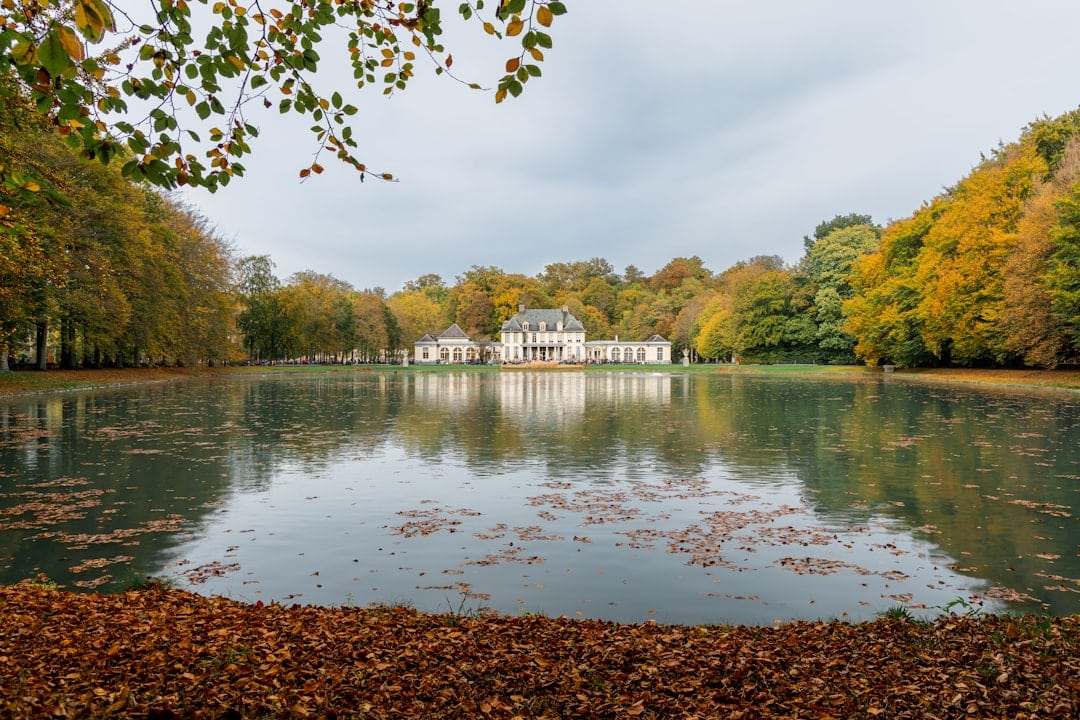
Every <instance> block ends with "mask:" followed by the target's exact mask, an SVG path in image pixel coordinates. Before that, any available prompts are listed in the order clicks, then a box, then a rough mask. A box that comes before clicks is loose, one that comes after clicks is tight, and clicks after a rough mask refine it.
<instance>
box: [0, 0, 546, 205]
mask: <svg viewBox="0 0 1080 720" xmlns="http://www.w3.org/2000/svg"><path fill="white" fill-rule="evenodd" d="M439 5H440V3H438V2H437V0H416V1H415V2H392V1H390V0H382V1H381V2H379V1H376V0H292V1H286V0H246V1H245V0H190V1H189V0H145V4H144V5H143V6H142V11H141V12H136V11H135V10H129V9H126V8H125V7H122V4H121V3H117V2H110V1H109V0H0V58H2V59H3V61H4V63H5V65H8V66H10V67H11V68H12V69H13V71H14V74H15V75H16V76H17V77H18V79H19V81H20V86H21V91H23V92H25V93H27V94H28V96H29V97H30V99H31V101H32V102H33V104H34V106H35V107H36V108H37V111H38V112H39V113H41V114H42V115H43V116H45V117H47V118H48V120H49V121H50V122H51V123H52V124H53V125H54V126H55V127H56V129H57V131H58V132H59V133H60V134H61V135H63V136H64V137H65V138H66V139H67V141H68V143H69V144H71V145H72V146H73V147H76V148H78V149H79V150H80V151H81V152H82V153H83V154H85V155H86V156H88V157H91V158H97V159H98V160H100V161H102V162H106V163H107V162H110V161H112V160H114V159H116V160H119V161H120V162H122V163H123V173H124V175H125V176H127V177H129V178H132V179H134V180H146V181H149V182H150V183H152V184H154V185H157V186H160V187H166V188H173V187H176V186H179V185H191V186H199V187H204V188H206V189H208V190H209V191H211V192H213V191H214V190H216V189H217V188H218V187H219V186H224V185H227V184H228V183H229V181H230V180H231V179H232V178H233V177H234V176H242V175H243V174H244V167H243V164H242V159H243V158H244V156H245V155H248V154H249V153H251V151H252V148H251V144H250V143H251V140H252V138H254V137H256V136H257V135H258V126H257V125H256V124H255V123H254V122H253V120H252V119H251V115H252V112H251V111H252V109H253V108H256V107H262V108H263V109H270V110H272V109H273V108H275V107H276V108H277V110H278V111H279V112H281V113H298V114H300V115H306V116H310V118H311V120H312V123H313V124H312V126H311V132H312V134H313V139H314V143H315V151H314V153H313V157H314V160H313V162H312V163H311V165H310V166H308V167H305V168H302V169H301V170H300V176H301V177H307V176H309V175H310V174H312V173H316V174H317V173H320V172H322V171H323V167H322V165H320V164H319V162H318V160H319V158H320V156H321V155H322V154H323V153H332V154H333V155H334V156H335V157H336V158H337V159H338V160H340V161H341V162H344V163H346V164H347V165H350V166H352V167H354V168H355V169H356V170H358V171H359V172H360V173H361V179H363V177H364V176H365V175H372V176H374V177H377V178H380V179H383V180H393V179H394V177H393V175H392V174H390V173H386V172H373V171H371V170H369V168H368V167H367V166H366V165H365V163H364V162H362V160H361V159H360V158H359V157H357V154H356V150H357V148H358V147H359V146H358V142H357V138H356V137H354V134H353V129H352V127H351V126H350V124H349V118H350V117H351V116H353V115H355V114H356V112H357V107H356V105H354V104H352V103H351V102H350V98H351V97H353V96H356V95H357V94H358V93H359V92H360V91H363V90H366V89H368V88H374V87H381V89H382V93H383V94H387V95H388V94H392V93H394V92H397V91H401V90H405V89H406V88H407V87H408V84H409V81H410V80H411V79H412V78H413V77H414V74H415V72H416V70H417V68H416V63H417V62H418V60H417V56H418V54H419V55H423V56H426V58H427V61H428V62H430V63H431V66H432V67H433V69H434V72H435V73H436V74H440V75H441V74H447V75H449V76H451V77H455V76H453V74H452V73H451V67H452V65H453V56H452V55H451V53H450V52H449V50H448V49H447V48H445V47H444V46H443V45H442V44H441V43H440V37H441V35H442V31H443V24H442V22H443V21H442V16H441V11H440V7H439ZM491 5H493V7H487V5H486V4H485V2H484V1H483V0H475V1H474V2H463V3H461V4H460V5H459V6H458V8H457V12H458V13H459V14H460V15H461V17H462V18H464V19H465V20H466V21H470V22H475V23H479V24H480V26H481V27H482V29H483V31H484V32H485V33H486V34H488V35H491V36H493V37H495V38H497V39H500V40H504V39H506V38H515V39H516V40H517V43H518V44H517V45H515V53H514V54H513V56H512V57H510V58H509V59H508V60H507V61H506V64H505V67H504V74H503V76H502V77H501V79H500V80H499V81H498V85H497V86H496V89H495V102H497V103H498V102H502V101H503V100H505V99H506V98H507V97H508V96H511V97H516V96H518V95H520V94H521V92H522V90H523V88H524V85H525V83H526V82H528V80H529V79H530V78H535V77H539V76H540V75H541V71H540V63H541V62H543V60H544V51H545V50H547V49H549V48H550V47H551V46H552V40H551V36H550V35H549V34H548V30H549V28H550V27H551V25H552V23H553V22H554V19H555V17H557V16H559V15H562V14H564V13H565V12H566V6H565V4H564V3H562V2H555V1H552V0H501V1H499V2H493V3H491ZM143 15H145V17H144V16H143ZM196 28H209V29H208V30H206V31H205V32H197V31H196ZM331 42H341V43H343V47H341V48H340V49H341V51H342V55H343V56H344V58H345V61H346V62H348V63H349V65H350V66H351V68H352V71H353V78H354V81H355V86H354V87H350V88H336V89H332V90H330V91H325V90H322V89H320V88H319V87H318V86H317V85H316V84H315V77H316V74H317V71H318V69H319V66H320V63H322V62H324V60H323V56H322V54H321V53H320V50H321V49H324V48H325V47H326V45H328V44H330V43H331ZM327 62H329V60H327ZM456 79H458V80H459V81H460V82H463V83H465V84H466V85H468V86H469V87H471V88H473V89H481V86H480V84H478V83H475V82H467V81H464V80H461V79H460V78H456ZM5 170H6V169H5V168H2V167H0V174H2V176H0V179H2V180H4V181H5V182H8V181H9V180H10V177H9V175H10V173H9V172H5ZM16 184H18V183H16Z"/></svg>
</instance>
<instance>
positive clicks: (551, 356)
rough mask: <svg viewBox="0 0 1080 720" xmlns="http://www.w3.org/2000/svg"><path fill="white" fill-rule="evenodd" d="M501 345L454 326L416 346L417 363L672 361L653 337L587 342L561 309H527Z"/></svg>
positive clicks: (665, 345)
mask: <svg viewBox="0 0 1080 720" xmlns="http://www.w3.org/2000/svg"><path fill="white" fill-rule="evenodd" d="M499 335H500V342H482V341H476V340H473V339H471V338H470V337H469V336H468V335H467V334H466V333H465V331H464V330H462V329H461V328H460V327H458V325H457V323H454V324H453V325H451V326H450V327H448V328H447V329H446V330H444V331H443V332H442V333H440V334H439V335H437V336H433V335H431V334H430V333H428V334H425V335H424V336H423V337H422V338H420V339H419V340H417V341H416V342H415V343H414V348H415V354H414V357H415V362H416V363H419V364H430V363H442V364H460V363H477V362H497V363H523V362H536V361H540V362H568V363H586V362H589V363H606V362H613V363H636V364H647V365H658V364H663V363H670V362H671V343H670V342H668V341H667V340H665V339H664V338H662V337H660V336H659V335H653V336H652V337H651V338H649V339H648V340H645V341H638V342H626V341H625V340H619V338H618V337H616V338H615V339H614V340H590V341H586V340H585V328H584V327H583V326H582V324H581V321H580V320H578V319H577V318H576V317H574V315H573V314H572V313H571V312H570V311H569V309H568V308H567V307H566V306H565V305H563V307H562V309H561V310H528V309H526V308H525V306H524V305H519V306H518V313H517V315H514V316H513V317H512V318H510V319H509V320H507V321H506V322H504V323H503V325H502V329H501V330H500V331H499Z"/></svg>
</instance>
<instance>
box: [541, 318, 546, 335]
mask: <svg viewBox="0 0 1080 720" xmlns="http://www.w3.org/2000/svg"><path fill="white" fill-rule="evenodd" d="M544 330H547V323H546V322H544V321H543V320H541V321H540V332H543V331H544Z"/></svg>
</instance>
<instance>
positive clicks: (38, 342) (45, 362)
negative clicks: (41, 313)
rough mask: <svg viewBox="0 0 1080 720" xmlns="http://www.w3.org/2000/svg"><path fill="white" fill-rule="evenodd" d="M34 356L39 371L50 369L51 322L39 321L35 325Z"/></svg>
mask: <svg viewBox="0 0 1080 720" xmlns="http://www.w3.org/2000/svg"><path fill="white" fill-rule="evenodd" d="M34 326H35V331H36V332H35V337H34V355H35V358H36V359H37V369H38V370H48V369H49V321H48V320H39V321H38V322H36V323H34Z"/></svg>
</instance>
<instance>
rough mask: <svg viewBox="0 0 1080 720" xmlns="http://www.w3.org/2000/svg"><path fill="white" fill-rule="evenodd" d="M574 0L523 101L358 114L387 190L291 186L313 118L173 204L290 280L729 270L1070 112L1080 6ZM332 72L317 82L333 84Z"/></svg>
mask: <svg viewBox="0 0 1080 720" xmlns="http://www.w3.org/2000/svg"><path fill="white" fill-rule="evenodd" d="M564 1H565V2H566V4H567V5H568V7H569V14H567V15H565V16H563V17H561V18H557V19H556V23H555V25H554V26H553V27H552V35H553V37H554V44H555V46H554V48H553V49H552V50H550V51H548V53H547V57H548V60H547V61H546V62H545V63H543V72H544V77H543V78H540V79H539V80H535V81H532V82H530V83H528V86H527V87H526V91H525V93H524V94H523V95H522V96H521V97H519V98H517V99H514V100H511V101H508V102H505V103H503V104H501V105H495V103H494V93H493V91H490V92H475V91H470V90H468V89H467V88H464V87H462V86H461V85H458V84H456V83H454V82H452V81H449V80H447V79H446V78H436V77H435V76H434V75H433V73H431V72H430V71H429V70H428V69H427V68H426V67H422V68H421V71H420V72H419V73H418V75H419V77H418V81H417V82H416V83H415V84H414V86H412V87H410V88H409V89H408V90H406V91H405V92H403V93H399V94H397V95H395V96H393V97H391V98H389V99H387V98H384V97H383V96H382V95H380V94H379V90H378V89H375V90H374V91H372V89H368V90H367V91H365V92H363V93H360V94H358V96H357V97H354V98H353V99H352V102H353V103H354V104H356V105H358V106H359V107H360V109H361V111H360V114H359V115H357V116H356V118H355V120H356V123H355V130H356V132H357V136H358V137H359V139H360V141H361V148H360V151H359V156H360V157H361V159H362V160H364V161H365V162H367V163H368V165H369V167H372V168H373V169H379V170H387V171H390V172H393V173H394V174H395V175H396V176H397V177H399V178H400V182H396V183H380V182H373V181H371V180H370V179H369V180H367V181H366V182H365V183H363V184H361V183H360V182H359V176H358V174H357V173H356V172H355V171H353V170H350V169H348V168H345V167H343V166H342V167H339V166H338V165H339V164H338V163H337V162H336V161H334V160H333V159H332V158H330V157H327V158H326V159H325V160H323V161H322V164H323V165H324V166H326V168H327V170H326V172H325V173H323V174H322V175H321V176H313V177H312V178H311V179H309V180H307V181H306V182H303V183H301V182H300V181H299V179H298V172H299V170H300V168H301V167H304V166H306V165H307V164H309V163H310V162H311V153H312V151H313V150H314V145H313V141H312V139H311V136H310V134H309V133H308V132H307V130H306V128H307V127H308V125H310V124H311V123H310V121H308V122H305V121H303V120H301V119H299V118H297V119H289V118H283V117H281V116H279V115H278V114H277V112H276V110H274V111H272V112H267V113H256V114H253V115H252V116H250V118H249V119H250V120H254V121H255V123H256V124H257V125H259V126H260V128H261V131H262V134H261V136H260V137H259V138H258V139H257V140H256V141H255V143H256V144H255V148H254V149H255V154H254V156H252V157H250V158H249V159H248V160H247V162H246V163H245V165H246V166H247V169H248V172H247V175H246V176H245V177H244V178H242V179H239V180H237V181H235V182H233V183H232V184H231V185H229V186H228V187H227V188H225V189H224V190H221V191H219V192H218V193H217V194H215V195H210V194H208V193H206V192H205V191H194V192H190V193H187V194H186V195H185V197H186V198H187V199H188V200H189V201H190V202H191V203H192V204H193V205H195V206H196V207H197V208H198V209H199V210H201V211H202V213H203V214H204V215H206V216H207V217H208V218H209V219H210V220H211V222H212V223H213V224H214V225H215V226H216V228H217V231H218V233H219V234H220V235H221V236H222V237H223V238H225V239H226V240H228V241H230V242H231V243H233V245H234V246H235V248H236V252H237V254H238V255H239V256H244V255H263V254H265V255H269V256H270V257H271V259H272V260H273V261H274V262H275V263H276V272H277V274H278V276H279V277H280V278H281V279H282V280H286V279H287V278H288V276H289V275H291V274H292V273H294V272H297V271H301V270H314V271H316V272H320V273H328V274H332V275H333V276H335V277H336V278H338V279H340V280H344V281H346V282H348V283H350V284H352V285H353V286H354V287H356V288H357V289H363V288H371V287H376V286H379V287H383V288H384V289H386V290H387V292H389V293H393V292H395V291H397V290H399V289H400V288H401V286H402V285H403V283H405V282H406V281H408V280H411V279H414V278H417V277H419V276H420V275H423V274H426V273H436V274H438V275H441V276H442V277H443V279H444V280H445V281H446V282H447V284H452V283H453V282H454V278H455V277H457V276H458V275H460V274H462V273H463V272H464V271H466V270H467V269H468V268H470V267H472V266H473V265H485V266H486V265H495V266H498V267H500V268H502V269H503V270H505V271H507V272H518V273H523V274H526V275H535V274H537V273H539V272H541V271H542V270H543V269H544V266H545V265H547V264H548V263H552V262H569V261H573V260H587V259H589V258H593V257H603V258H606V259H607V260H608V261H609V262H611V264H612V265H613V266H614V267H615V269H616V271H617V272H620V273H621V272H622V271H623V270H624V269H625V267H626V266H627V265H631V264H633V265H636V266H637V267H638V268H639V269H640V270H642V271H643V272H645V273H646V274H652V273H654V272H655V271H656V270H658V269H659V268H660V267H662V266H663V265H664V264H666V263H667V262H668V261H669V260H671V259H672V258H674V257H678V256H691V255H697V256H699V257H701V258H702V259H703V260H704V261H705V265H706V266H707V267H708V268H709V269H711V270H713V271H714V272H719V271H721V270H723V269H725V268H727V267H729V266H731V265H732V264H734V263H736V262H738V261H739V260H744V259H747V258H750V257H752V256H754V255H773V254H776V255H780V256H782V257H784V258H785V260H787V261H788V262H789V263H794V262H797V261H798V259H799V258H800V257H801V255H802V251H803V243H802V238H803V236H804V235H809V234H812V232H813V230H814V227H815V226H816V225H817V224H818V223H820V222H821V221H823V220H828V219H831V218H832V217H834V216H835V215H837V214H847V213H849V212H859V213H868V214H870V215H872V216H873V218H874V220H875V221H877V222H879V223H882V224H884V223H886V222H887V221H889V220H890V219H898V218H902V217H906V216H908V215H910V214H911V213H912V212H913V211H914V210H915V209H916V208H917V207H918V206H919V205H920V204H921V203H922V202H923V201H925V200H928V199H930V198H931V197H933V196H934V195H936V194H938V193H939V192H941V191H942V189H944V188H945V187H948V186H950V185H952V184H954V183H955V182H956V181H957V180H959V179H960V178H962V177H963V176H964V175H966V174H967V173H968V172H969V171H970V170H971V168H972V167H973V166H974V165H976V164H977V163H978V162H979V159H980V153H987V154H988V153H989V152H990V151H992V150H993V149H994V148H995V147H997V146H998V144H999V143H1000V142H1005V143H1008V142H1011V141H1013V140H1015V139H1016V138H1017V137H1018V136H1019V134H1020V132H1021V130H1022V129H1023V127H1024V126H1025V125H1027V124H1028V123H1030V122H1032V121H1033V120H1035V119H1037V118H1039V117H1041V116H1043V115H1050V116H1054V115H1058V114H1061V113H1063V112H1066V111H1069V110H1073V109H1076V108H1077V107H1078V106H1080V43H1078V42H1076V37H1075V33H1076V29H1077V28H1080V2H1077V1H1076V0H1026V1H1025V2H1022V3H1021V2H1015V0H953V1H950V0H903V1H900V0H896V1H894V2H885V1H884V0H877V1H872V0H798V1H796V0H788V1H786V2H780V1H779V0H772V1H766V0H758V1H757V2H751V1H749V0H744V1H743V2H731V1H727V0H701V1H697V0H694V1H685V0H684V1H683V2H662V3H661V2H645V1H644V0H564ZM456 7H457V3H455V2H449V3H447V4H446V5H445V7H444V8H443V15H444V17H447V16H450V15H453V14H454V13H455V9H456ZM661 9H662V10H663V12H661ZM449 30H450V31H451V32H450V33H449V34H448V35H447V37H446V38H445V44H446V45H447V47H448V49H449V50H450V51H451V52H452V53H453V56H454V69H455V70H456V71H458V72H459V73H461V74H462V75H463V76H464V77H465V78H466V79H469V80H476V81H478V82H481V83H483V84H484V85H485V86H488V87H493V86H494V84H495V81H496V80H497V78H498V76H499V74H500V71H501V69H502V64H503V62H504V60H505V59H506V58H507V57H509V55H510V54H512V53H511V52H510V50H511V47H510V46H509V45H506V46H505V47H503V46H499V45H498V44H497V43H495V41H493V40H491V39H489V38H487V37H486V36H484V35H483V34H482V31H481V30H480V28H479V26H478V25H476V24H475V23H473V24H470V25H468V26H466V27H465V28H463V29H462V28H449ZM463 31H464V32H463ZM322 56H323V64H324V67H325V71H321V72H320V76H319V77H320V82H325V86H326V87H331V86H335V85H336V86H338V87H340V88H342V89H347V88H348V87H349V83H348V80H347V79H342V80H340V81H337V82H335V79H334V77H335V72H336V73H337V77H341V78H347V77H348V76H347V75H346V74H342V73H341V72H340V71H336V70H335V69H334V68H333V67H332V62H331V57H330V56H331V52H330V51H329V50H328V49H327V50H324V51H323V52H322ZM275 102H276V99H275Z"/></svg>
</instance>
